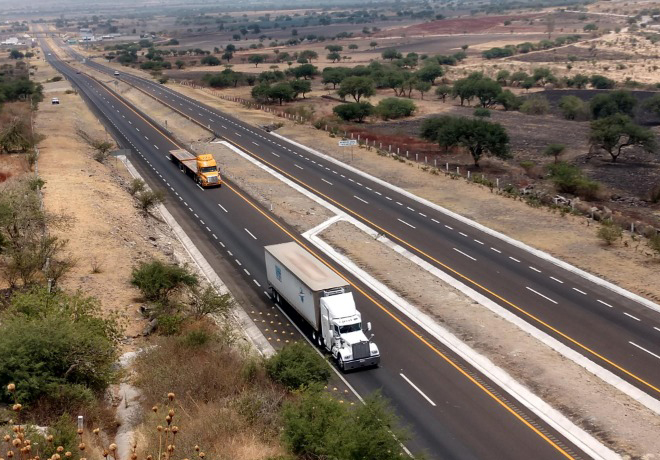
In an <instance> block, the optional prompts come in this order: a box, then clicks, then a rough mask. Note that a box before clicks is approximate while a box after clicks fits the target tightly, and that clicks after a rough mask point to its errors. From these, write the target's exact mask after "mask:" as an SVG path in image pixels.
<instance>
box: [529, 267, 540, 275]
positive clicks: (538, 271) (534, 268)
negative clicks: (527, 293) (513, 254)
mask: <svg viewBox="0 0 660 460" xmlns="http://www.w3.org/2000/svg"><path fill="white" fill-rule="evenodd" d="M529 268H530V269H532V270H534V271H535V272H536V273H541V270H539V269H538V268H536V267H532V266H531V265H530V266H529Z"/></svg>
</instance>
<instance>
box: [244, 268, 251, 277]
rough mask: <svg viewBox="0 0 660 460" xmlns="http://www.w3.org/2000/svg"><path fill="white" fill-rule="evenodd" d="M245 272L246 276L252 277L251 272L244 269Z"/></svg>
mask: <svg viewBox="0 0 660 460" xmlns="http://www.w3.org/2000/svg"><path fill="white" fill-rule="evenodd" d="M243 271H244V272H245V274H246V275H247V276H250V272H249V271H247V268H244V269H243Z"/></svg>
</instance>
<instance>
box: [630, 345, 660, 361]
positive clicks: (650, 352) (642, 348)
mask: <svg viewBox="0 0 660 460" xmlns="http://www.w3.org/2000/svg"><path fill="white" fill-rule="evenodd" d="M628 343H629V344H630V345H632V346H634V347H637V348H639V349H640V350H643V351H645V352H647V353H648V354H649V355H652V356H655V357H656V358H658V359H660V356H658V355H656V354H655V353H653V352H652V351H648V350H647V349H646V348H644V347H640V346H639V345H637V344H636V343H635V342H628Z"/></svg>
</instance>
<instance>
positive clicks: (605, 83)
mask: <svg viewBox="0 0 660 460" xmlns="http://www.w3.org/2000/svg"><path fill="white" fill-rule="evenodd" d="M589 82H590V83H591V86H593V87H594V88H596V89H612V88H614V85H615V82H614V80H611V79H609V78H607V77H604V76H602V75H592V76H591V78H590V79H589Z"/></svg>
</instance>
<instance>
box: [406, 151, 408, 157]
mask: <svg viewBox="0 0 660 460" xmlns="http://www.w3.org/2000/svg"><path fill="white" fill-rule="evenodd" d="M406 158H408V151H407V150H406Z"/></svg>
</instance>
